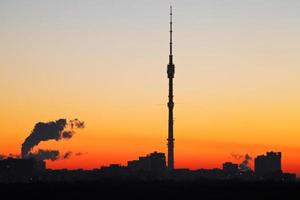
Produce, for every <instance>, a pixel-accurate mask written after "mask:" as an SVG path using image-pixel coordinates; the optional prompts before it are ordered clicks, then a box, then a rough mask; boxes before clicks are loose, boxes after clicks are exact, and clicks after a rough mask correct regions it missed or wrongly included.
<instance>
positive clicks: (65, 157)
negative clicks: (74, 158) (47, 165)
mask: <svg viewBox="0 0 300 200" xmlns="http://www.w3.org/2000/svg"><path fill="white" fill-rule="evenodd" d="M71 155H72V152H71V151H68V152H66V153H65V154H64V156H63V159H69V158H70V157H71Z"/></svg>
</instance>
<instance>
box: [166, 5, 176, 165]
mask: <svg viewBox="0 0 300 200" xmlns="http://www.w3.org/2000/svg"><path fill="white" fill-rule="evenodd" d="M172 15H173V13H172V6H170V55H169V64H168V70H167V72H168V79H169V102H168V109H169V124H168V169H169V170H173V169H174V129H173V122H174V120H173V109H174V102H173V78H174V73H175V66H174V64H173V52H172V51H173V49H172V45H173V41H172V34H173V29H172V25H173V21H172Z"/></svg>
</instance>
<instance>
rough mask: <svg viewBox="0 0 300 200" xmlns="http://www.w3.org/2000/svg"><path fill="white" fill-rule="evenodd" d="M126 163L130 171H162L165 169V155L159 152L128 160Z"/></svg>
mask: <svg viewBox="0 0 300 200" xmlns="http://www.w3.org/2000/svg"><path fill="white" fill-rule="evenodd" d="M127 163H128V165H127V166H128V169H129V170H131V171H148V172H155V173H164V172H165V170H166V156H165V154H164V153H159V152H153V153H151V154H148V155H147V156H141V157H139V159H138V160H132V161H128V162H127Z"/></svg>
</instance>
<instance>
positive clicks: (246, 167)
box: [239, 154, 252, 172]
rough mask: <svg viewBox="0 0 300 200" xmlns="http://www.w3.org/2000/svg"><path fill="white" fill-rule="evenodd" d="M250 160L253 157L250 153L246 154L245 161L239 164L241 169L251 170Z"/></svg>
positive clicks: (244, 170)
mask: <svg viewBox="0 0 300 200" xmlns="http://www.w3.org/2000/svg"><path fill="white" fill-rule="evenodd" d="M250 160H252V158H251V157H250V156H249V155H248V154H246V155H245V158H244V160H243V162H242V163H241V164H240V165H239V168H240V170H241V171H243V172H247V171H250V170H251V169H250V167H249V162H250Z"/></svg>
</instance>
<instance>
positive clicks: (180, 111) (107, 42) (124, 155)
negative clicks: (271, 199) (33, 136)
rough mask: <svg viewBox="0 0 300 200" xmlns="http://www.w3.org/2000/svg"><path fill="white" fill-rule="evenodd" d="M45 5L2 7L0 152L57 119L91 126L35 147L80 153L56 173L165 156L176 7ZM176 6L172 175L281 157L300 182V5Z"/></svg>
mask: <svg viewBox="0 0 300 200" xmlns="http://www.w3.org/2000/svg"><path fill="white" fill-rule="evenodd" d="M45 2H46V3H45V4H42V3H39V1H36V2H34V3H32V2H28V3H25V2H21V3H18V4H17V3H16V2H15V1H2V2H1V3H0V24H1V27H0V44H1V46H0V91H1V98H0V121H1V129H0V154H9V153H13V154H19V153H20V148H21V144H22V142H23V141H24V139H25V138H26V137H27V136H28V135H29V133H30V131H31V130H32V129H33V127H34V124H35V123H37V122H39V121H43V122H47V121H52V120H56V119H59V118H68V119H73V118H79V119H81V120H83V121H85V123H86V128H85V129H84V130H79V131H78V132H77V133H76V134H75V135H74V137H73V138H72V139H71V140H67V141H59V142H56V141H49V142H43V143H41V144H40V145H39V146H38V147H37V148H51V149H59V150H61V152H67V151H72V152H75V153H76V152H81V153H82V154H83V155H81V156H73V157H71V158H70V159H69V160H60V161H56V162H47V166H48V167H51V168H87V169H91V168H97V167H100V166H102V165H107V164H109V163H120V164H126V162H127V160H131V159H136V158H138V156H140V155H145V154H148V153H150V152H152V151H155V150H156V151H162V152H166V147H167V146H166V144H167V141H166V138H167V106H166V102H167V89H168V82H167V74H166V65H167V62H168V4H169V1H159V3H158V1H157V2H155V1H146V0H143V1H134V0H132V1H126V2H127V3H124V2H123V3H118V4H116V3H112V2H113V1H99V2H97V1H95V2H92V1H91V2H80V3H79V2H78V3H77V4H70V3H68V2H67V1H66V2H64V3H61V5H60V6H59V7H58V6H57V5H56V4H55V3H53V2H52V1H45ZM59 2H60V1H59ZM128 2H130V3H128ZM223 2H227V3H223ZM174 4H175V5H174V12H175V15H174V20H175V24H174V29H175V32H174V40H175V45H174V48H175V50H174V54H175V57H174V62H175V66H176V72H175V80H174V82H175V83H174V84H175V91H174V93H175V94H174V95H175V110H174V115H175V166H176V167H178V168H181V167H189V168H193V169H196V168H213V167H221V165H222V163H223V162H225V161H234V162H236V160H234V159H233V158H232V157H231V154H232V153H237V154H243V155H244V154H246V153H248V154H250V155H251V156H252V157H255V156H256V155H259V154H264V153H265V152H266V151H270V150H274V151H282V153H283V154H282V156H283V157H282V164H283V169H284V171H287V172H296V173H297V174H298V175H300V163H299V160H300V157H299V150H300V144H299V141H300V135H299V132H300V125H299V124H300V104H299V102H300V94H299V91H300V81H299V80H300V79H299V73H300V68H299V65H300V57H299V53H300V49H299V46H300V40H299V34H300V28H299V26H298V24H299V22H300V17H299V13H298V10H297V9H296V8H299V6H300V4H299V2H298V1H292V0H290V1H284V2H283V1H275V0H274V1H272V3H267V2H266V1H258V0H253V1H250V0H249V1H246V0H245V1H243V3H242V2H241V1H233V0H232V1H229V0H228V1H222V2H221V1H220V2H214V1H201V2H199V1H191V0H190V1H189V3H183V2H179V1H175V2H174ZM153 10H155V11H156V12H153ZM146 25H147V26H146ZM251 165H252V166H253V163H251Z"/></svg>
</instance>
